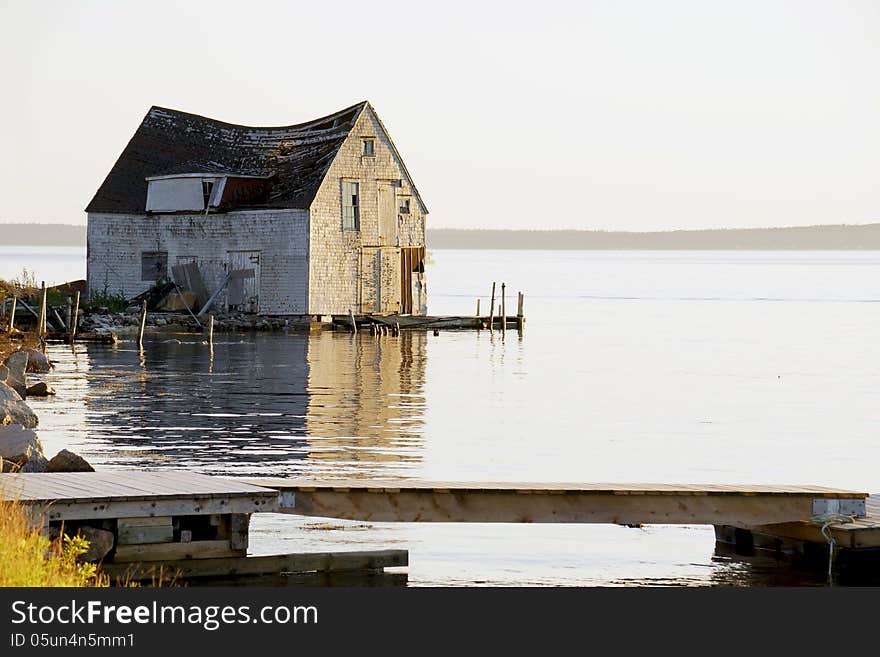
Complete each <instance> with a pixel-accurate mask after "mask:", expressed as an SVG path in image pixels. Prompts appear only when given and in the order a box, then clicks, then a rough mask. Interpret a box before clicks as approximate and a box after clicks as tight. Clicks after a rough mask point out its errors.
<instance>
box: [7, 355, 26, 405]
mask: <svg viewBox="0 0 880 657" xmlns="http://www.w3.org/2000/svg"><path fill="white" fill-rule="evenodd" d="M27 363H28V355H27V352H25V351H16V352H15V353H12V354H10V355H9V356H7V358H6V360H4V361H3V364H4V365H5V366H6V369H7V370H8V372H7V375H6V379H5V383H6V385H8V386H9V387H10V388H12V389H13V390H15V392H17V393H18V394H19V396H21V398H22V399H24V398H25V397H27V374H25V371H26V369H27Z"/></svg>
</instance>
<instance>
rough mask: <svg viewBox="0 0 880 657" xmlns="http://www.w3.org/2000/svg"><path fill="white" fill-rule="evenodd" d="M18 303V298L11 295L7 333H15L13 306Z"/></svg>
mask: <svg viewBox="0 0 880 657" xmlns="http://www.w3.org/2000/svg"><path fill="white" fill-rule="evenodd" d="M17 302H18V297H17V296H15V295H12V311H11V312H10V313H9V324H7V326H8V327H9V332H10V333H13V332H14V331H15V304H16V303H17Z"/></svg>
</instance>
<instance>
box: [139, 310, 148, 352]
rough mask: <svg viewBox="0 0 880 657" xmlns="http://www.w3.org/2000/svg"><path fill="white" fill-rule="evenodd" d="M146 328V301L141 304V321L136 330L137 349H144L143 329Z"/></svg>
mask: <svg viewBox="0 0 880 657" xmlns="http://www.w3.org/2000/svg"><path fill="white" fill-rule="evenodd" d="M146 327H147V301H146V299H144V301H143V303H141V321H140V325H139V328H138V347H140V348H141V349H143V348H144V329H145V328H146Z"/></svg>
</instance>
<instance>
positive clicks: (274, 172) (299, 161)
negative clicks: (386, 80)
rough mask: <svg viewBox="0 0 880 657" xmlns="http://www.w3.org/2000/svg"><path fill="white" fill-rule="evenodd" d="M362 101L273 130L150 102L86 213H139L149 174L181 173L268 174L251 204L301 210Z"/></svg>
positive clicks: (322, 177)
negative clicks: (261, 195) (264, 192)
mask: <svg viewBox="0 0 880 657" xmlns="http://www.w3.org/2000/svg"><path fill="white" fill-rule="evenodd" d="M367 105H368V103H367V102H366V101H363V102H360V103H358V104H356V105H352V106H351V107H347V108H345V109H344V110H341V111H339V112H336V113H335V114H330V115H328V116H324V117H321V118H320V119H315V120H313V121H308V122H306V123H300V124H298V125H291V126H283V127H277V128H257V127H249V126H243V125H235V124H232V123H224V122H223V121H216V120H214V119H209V118H206V117H204V116H198V115H196V114H188V113H187V112H179V111H177V110H172V109H166V108H164V107H152V108H150V111H149V112H147V115H146V116H145V117H144V120H143V121H142V122H141V125H140V127H139V128H138V129H137V132H135V133H134V136H133V137H132V138H131V141H129V142H128V145H127V146H126V147H125V150H123V151H122V155H120V156H119V159H118V160H116V164H114V165H113V168H112V169H111V170H110V173H109V174H107V177H106V178H105V179H104V182H103V184H102V185H101V187H100V188H99V189H98V191H97V193H96V194H95V197H94V198H93V199H92V201H91V203H89V205H88V207H86V212H106V213H121V214H140V213H144V212H145V211H146V198H147V184H148V183H147V178H151V177H156V176H167V175H174V174H181V173H184V172H186V173H203V174H218V175H223V174H227V175H237V176H258V177H267V176H272V186H271V190H270V191H269V194H268V196H267V197H266V198H265V200H262V202H260V203H259V204H257V205H254V206H253V207H261V208H302V209H306V208H308V207H309V205H311V202H312V200H313V199H314V197H315V194H316V193H317V192H318V187H319V186H320V185H321V181H322V180H323V179H324V176H325V174H326V173H327V169H328V168H329V167H330V164H331V163H332V162H333V158H334V157H335V156H336V153H337V151H338V150H339V147H340V146H342V142H343V141H345V138H346V137H347V136H348V134H349V132H351V130H352V128H353V127H354V124H355V122H356V121H357V118H358V116H360V113H361V111H362V110H363V109H364V108H365V107H366V106H367Z"/></svg>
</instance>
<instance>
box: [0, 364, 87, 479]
mask: <svg viewBox="0 0 880 657" xmlns="http://www.w3.org/2000/svg"><path fill="white" fill-rule="evenodd" d="M53 368H54V365H53V364H52V362H51V361H50V360H49V359H48V358H47V357H46V355H45V354H44V353H43V352H41V351H40V350H38V349H33V348H23V349H19V350H18V351H14V352H12V353H11V354H9V355H8V356H7V357H6V358H5V359H4V360H3V364H2V365H0V472H94V468H93V467H92V466H91V465H89V463H88V462H87V461H86V460H85V459H83V458H82V457H81V456H79V455H77V454H74V453H73V452H70V451H68V450H66V449H62V450H61V451H60V452H58V454H56V455H55V456H53V457H52V458H51V459H50V458H47V457H46V454H45V452H44V450H43V444H42V442H41V441H40V437H39V435H38V434H37V431H36V430H37V427H38V426H39V418H38V417H37V414H36V413H34V411H33V409H32V408H31V407H30V406H29V405H28V403H27V402H26V401H25V400H26V399H27V397H46V396H48V395H54V394H55V390H54V389H53V388H52V386H51V385H50V384H49V382H48V381H46V380H44V379H41V380H37V381H33V382H30V381H29V379H30V377H29V375H31V374H38V375H46V374H49V373H51V371H52V369H53Z"/></svg>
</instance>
